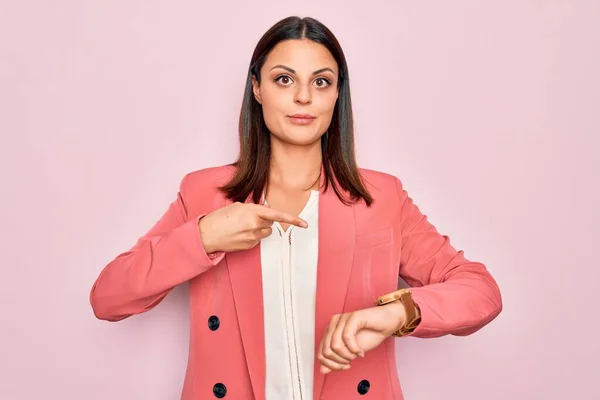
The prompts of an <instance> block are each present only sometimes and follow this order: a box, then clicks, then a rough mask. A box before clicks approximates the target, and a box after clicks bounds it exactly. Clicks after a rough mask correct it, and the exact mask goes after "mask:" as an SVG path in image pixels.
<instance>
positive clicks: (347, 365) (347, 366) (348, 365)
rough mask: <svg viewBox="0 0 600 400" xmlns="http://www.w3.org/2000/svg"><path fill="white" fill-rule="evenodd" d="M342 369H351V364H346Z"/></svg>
mask: <svg viewBox="0 0 600 400" xmlns="http://www.w3.org/2000/svg"><path fill="white" fill-rule="evenodd" d="M342 369H350V364H346V365H344V366H343V367H342Z"/></svg>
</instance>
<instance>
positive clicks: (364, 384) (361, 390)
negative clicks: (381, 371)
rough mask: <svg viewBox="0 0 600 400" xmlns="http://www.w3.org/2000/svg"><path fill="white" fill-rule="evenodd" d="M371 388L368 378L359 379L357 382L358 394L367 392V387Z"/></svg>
mask: <svg viewBox="0 0 600 400" xmlns="http://www.w3.org/2000/svg"><path fill="white" fill-rule="evenodd" d="M370 388H371V384H370V383H369V381H368V380H366V379H364V380H362V381H360V383H359V384H358V388H357V390H358V394H367V392H368V391H369V389H370Z"/></svg>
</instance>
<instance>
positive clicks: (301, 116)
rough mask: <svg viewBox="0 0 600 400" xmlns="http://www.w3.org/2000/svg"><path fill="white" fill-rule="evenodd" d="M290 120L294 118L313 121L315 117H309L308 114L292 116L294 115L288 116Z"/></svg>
mask: <svg viewBox="0 0 600 400" xmlns="http://www.w3.org/2000/svg"><path fill="white" fill-rule="evenodd" d="M290 118H294V119H315V117H313V116H312V115H309V114H294V115H290Z"/></svg>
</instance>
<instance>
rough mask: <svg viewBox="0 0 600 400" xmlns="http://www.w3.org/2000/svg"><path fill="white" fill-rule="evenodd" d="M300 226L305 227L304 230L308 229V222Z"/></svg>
mask: <svg viewBox="0 0 600 400" xmlns="http://www.w3.org/2000/svg"><path fill="white" fill-rule="evenodd" d="M300 226H301V227H303V228H308V224H307V223H306V222H302V223H301V224H300Z"/></svg>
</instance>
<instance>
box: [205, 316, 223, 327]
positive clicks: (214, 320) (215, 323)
mask: <svg viewBox="0 0 600 400" xmlns="http://www.w3.org/2000/svg"><path fill="white" fill-rule="evenodd" d="M220 325H221V321H219V317H217V316H216V315H211V316H210V318H208V329H210V330H211V331H216V330H217V329H219V326H220Z"/></svg>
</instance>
